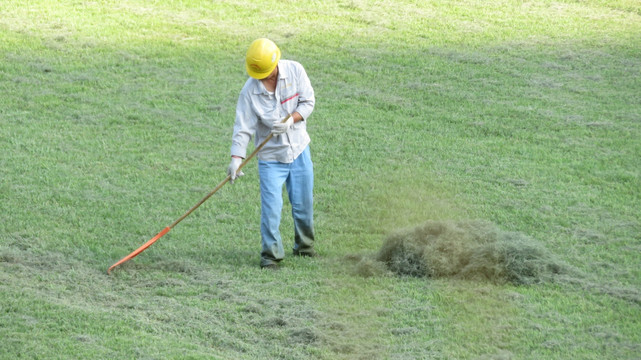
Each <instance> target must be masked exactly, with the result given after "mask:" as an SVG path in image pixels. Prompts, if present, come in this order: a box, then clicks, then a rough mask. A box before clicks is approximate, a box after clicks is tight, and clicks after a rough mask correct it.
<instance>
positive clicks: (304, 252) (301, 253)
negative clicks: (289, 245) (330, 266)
mask: <svg viewBox="0 0 641 360" xmlns="http://www.w3.org/2000/svg"><path fill="white" fill-rule="evenodd" d="M294 256H300V257H315V256H316V251H314V249H305V250H300V249H294Z"/></svg>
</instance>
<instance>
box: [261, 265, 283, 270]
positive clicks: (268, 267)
mask: <svg viewBox="0 0 641 360" xmlns="http://www.w3.org/2000/svg"><path fill="white" fill-rule="evenodd" d="M260 268H261V269H263V270H272V271H276V270H278V269H280V266H278V264H267V265H261V266H260Z"/></svg>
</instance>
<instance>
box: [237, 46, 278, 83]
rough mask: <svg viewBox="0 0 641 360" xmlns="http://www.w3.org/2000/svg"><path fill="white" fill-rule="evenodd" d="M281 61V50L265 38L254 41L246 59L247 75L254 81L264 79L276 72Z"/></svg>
mask: <svg viewBox="0 0 641 360" xmlns="http://www.w3.org/2000/svg"><path fill="white" fill-rule="evenodd" d="M279 60H280V49H279V48H278V46H276V44H274V42H273V41H271V40H269V39H265V38H260V39H256V40H254V41H253V42H252V43H251V45H249V49H248V50H247V56H246V57H245V66H246V68H247V73H248V74H249V76H251V77H253V78H254V79H264V78H266V77H268V76H269V74H271V73H272V71H274V68H276V65H278V61H279Z"/></svg>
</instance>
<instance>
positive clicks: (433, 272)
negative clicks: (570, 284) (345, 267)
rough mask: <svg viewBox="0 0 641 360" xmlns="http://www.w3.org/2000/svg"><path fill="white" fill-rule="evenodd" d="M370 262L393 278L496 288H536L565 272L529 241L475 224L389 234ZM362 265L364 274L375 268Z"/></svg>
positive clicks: (436, 223)
mask: <svg viewBox="0 0 641 360" xmlns="http://www.w3.org/2000/svg"><path fill="white" fill-rule="evenodd" d="M376 260H377V261H379V262H381V263H384V264H385V265H386V266H387V268H388V269H389V270H391V271H392V272H394V273H396V274H399V275H409V276H417V277H422V276H425V277H439V278H440V277H447V278H459V279H472V280H487V281H491V282H496V283H505V282H511V283H514V284H532V283H540V282H543V281H545V280H546V279H549V278H550V277H551V276H553V275H556V274H560V273H563V272H564V271H565V267H564V266H563V265H562V264H561V263H560V262H558V261H557V260H555V259H554V258H553V256H552V255H551V254H550V253H549V252H548V251H546V250H545V248H544V247H543V246H542V245H541V244H540V243H538V242H537V241H535V240H534V239H532V238H529V237H527V236H525V235H523V234H521V233H514V232H505V231H501V230H500V229H498V228H497V227H496V226H494V225H493V224H490V223H487V222H481V221H458V222H453V221H450V222H440V221H428V222H427V223H425V224H423V225H421V226H418V227H416V228H413V229H407V230H403V231H398V232H395V233H393V234H390V235H389V236H388V237H387V238H386V239H385V242H384V244H383V247H382V248H381V249H380V251H379V252H378V254H377V256H376ZM366 265H367V268H368V269H369V271H371V270H373V269H375V268H376V267H375V266H372V264H370V263H368V264H366ZM374 272H376V271H374Z"/></svg>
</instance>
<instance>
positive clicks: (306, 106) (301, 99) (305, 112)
mask: <svg viewBox="0 0 641 360" xmlns="http://www.w3.org/2000/svg"><path fill="white" fill-rule="evenodd" d="M297 75H298V81H297V82H298V106H297V107H296V111H297V112H298V113H299V114H301V115H302V116H303V120H307V118H308V117H309V115H311V114H312V111H313V110H314V104H315V103H316V99H315V98H314V88H312V84H311V82H310V81H309V77H307V72H305V68H303V66H302V65H298V71H297Z"/></svg>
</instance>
